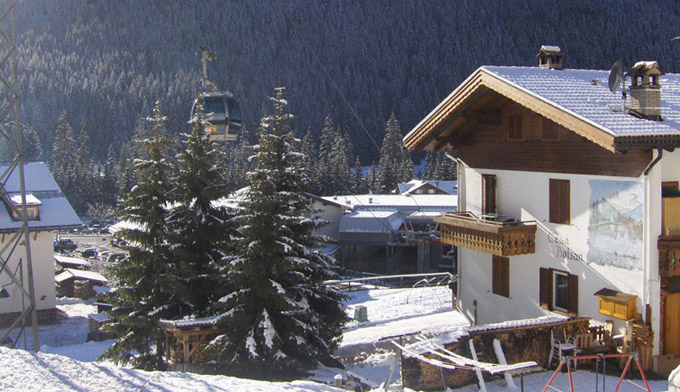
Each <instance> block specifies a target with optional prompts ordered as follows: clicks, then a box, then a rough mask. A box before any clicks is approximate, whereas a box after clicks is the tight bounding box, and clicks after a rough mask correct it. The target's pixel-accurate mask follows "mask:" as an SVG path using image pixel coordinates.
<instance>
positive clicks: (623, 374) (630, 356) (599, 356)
mask: <svg viewBox="0 0 680 392" xmlns="http://www.w3.org/2000/svg"><path fill="white" fill-rule="evenodd" d="M623 357H628V360H627V361H626V366H625V368H624V369H623V371H622V372H621V377H620V378H619V382H618V384H616V389H614V392H618V391H619V388H621V384H623V381H624V377H626V373H628V370H629V369H630V364H631V362H633V360H635V363H636V364H637V367H638V370H639V371H640V375H641V376H642V381H644V383H645V386H644V387H642V386H641V385H638V384H636V383H634V382H632V381H630V380H626V381H628V382H629V383H630V384H632V385H634V386H636V387H638V388H640V389H641V390H643V391H647V392H652V390H651V389H650V388H649V383H648V382H647V377H646V376H645V372H644V370H642V365H640V359H639V358H638V354H637V353H620V354H597V355H576V356H573V357H564V358H563V359H562V361H561V362H560V364H559V366H557V369H555V373H553V375H552V377H550V380H549V381H548V384H546V386H545V388H543V392H546V391H547V390H548V389H552V390H555V391H559V392H562V391H561V390H560V389H557V388H555V387H553V386H552V385H551V384H552V382H553V381H554V380H555V378H556V377H557V374H558V373H559V372H560V370H561V369H562V366H564V364H565V363H566V364H567V373H569V388H570V390H571V392H574V381H573V380H572V378H571V361H572V360H582V359H595V360H597V365H596V371H595V392H597V390H598V386H599V384H598V376H599V374H600V373H599V363H600V359H602V360H603V362H604V364H603V367H602V391H603V392H604V387H605V385H606V384H605V382H606V375H607V374H606V369H607V362H606V360H607V358H623Z"/></svg>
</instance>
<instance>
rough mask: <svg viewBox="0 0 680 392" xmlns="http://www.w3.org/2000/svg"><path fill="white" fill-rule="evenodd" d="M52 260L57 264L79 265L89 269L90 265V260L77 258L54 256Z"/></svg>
mask: <svg viewBox="0 0 680 392" xmlns="http://www.w3.org/2000/svg"><path fill="white" fill-rule="evenodd" d="M54 260H55V261H56V262H57V264H66V265H79V266H82V267H89V266H90V264H91V263H90V260H85V259H81V258H79V257H71V256H64V255H60V254H55V255H54Z"/></svg>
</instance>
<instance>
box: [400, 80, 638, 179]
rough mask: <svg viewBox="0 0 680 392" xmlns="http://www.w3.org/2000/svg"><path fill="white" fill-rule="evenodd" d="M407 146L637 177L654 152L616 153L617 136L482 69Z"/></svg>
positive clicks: (525, 165)
mask: <svg viewBox="0 0 680 392" xmlns="http://www.w3.org/2000/svg"><path fill="white" fill-rule="evenodd" d="M404 142H405V145H406V147H407V148H409V149H412V150H416V151H421V150H437V151H438V150H442V149H455V150H456V151H457V153H458V157H459V158H460V159H461V160H462V161H463V162H464V163H465V164H467V165H469V166H470V167H474V168H483V169H503V170H517V171H536V172H549V173H573V174H598V175H612V176H632V177H637V176H639V175H640V174H641V173H642V172H643V171H644V169H645V168H646V166H647V164H648V163H649V162H650V160H651V159H652V153H651V151H650V150H628V151H627V152H625V153H624V152H619V151H616V150H615V148H614V143H615V140H614V137H613V136H611V135H609V134H607V133H606V132H603V131H602V130H600V129H599V128H596V127H595V126H593V125H592V124H590V123H587V122H585V121H583V120H582V119H580V118H577V117H574V116H572V115H571V114H568V113H565V112H563V111H562V110H560V109H557V108H555V107H553V106H551V105H549V104H547V103H546V102H544V101H542V100H540V99H538V98H536V97H535V96H532V95H529V94H527V93H525V92H524V91H521V90H519V89H517V88H516V87H514V86H511V85H508V84H507V83H505V82H504V81H502V80H500V79H498V78H496V77H494V76H493V75H491V74H489V73H487V72H484V70H483V69H481V70H478V71H477V72H476V73H475V74H473V75H472V76H471V77H470V78H469V79H468V80H467V81H466V82H464V83H463V84H462V85H461V86H460V87H459V88H458V89H456V91H454V92H453V93H452V94H451V95H450V96H449V97H448V98H447V99H446V100H445V101H444V102H442V104H440V105H439V106H438V107H437V109H435V110H434V111H433V112H432V113H431V114H430V115H429V116H428V117H427V118H426V119H425V120H423V121H422V122H421V123H420V124H419V125H418V126H417V127H416V128H415V129H414V131H412V132H411V133H410V134H409V135H407V136H406V138H405V140H404ZM583 157H588V159H587V160H586V159H583Z"/></svg>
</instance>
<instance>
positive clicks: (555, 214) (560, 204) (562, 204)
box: [549, 178, 571, 225]
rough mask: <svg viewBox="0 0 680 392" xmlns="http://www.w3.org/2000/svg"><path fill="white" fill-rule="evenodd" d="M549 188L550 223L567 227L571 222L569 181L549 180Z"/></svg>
mask: <svg viewBox="0 0 680 392" xmlns="http://www.w3.org/2000/svg"><path fill="white" fill-rule="evenodd" d="M549 188H550V189H549V192H550V193H549V198H550V200H549V204H550V206H549V208H550V211H549V220H550V222H552V223H561V224H564V225H568V224H569V223H570V222H571V220H570V216H571V202H570V200H571V195H570V190H569V188H570V182H569V180H556V179H553V178H551V179H550V184H549Z"/></svg>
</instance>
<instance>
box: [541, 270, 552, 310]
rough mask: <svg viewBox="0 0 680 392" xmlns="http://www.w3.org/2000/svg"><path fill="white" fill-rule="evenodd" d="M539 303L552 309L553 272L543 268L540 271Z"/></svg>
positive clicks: (545, 307)
mask: <svg viewBox="0 0 680 392" xmlns="http://www.w3.org/2000/svg"><path fill="white" fill-rule="evenodd" d="M539 290H540V292H539V295H538V298H539V303H540V305H541V307H542V308H544V309H549V310H552V272H551V271H550V269H548V268H541V269H540V273H539Z"/></svg>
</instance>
